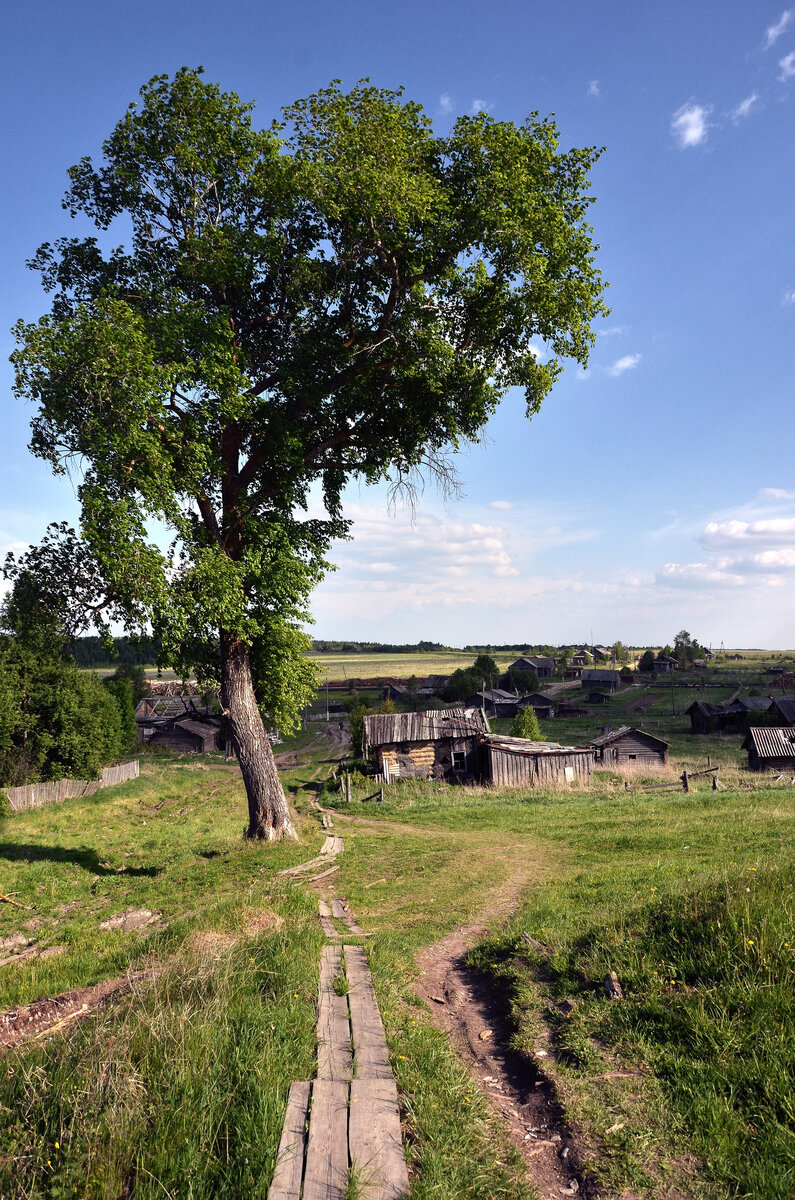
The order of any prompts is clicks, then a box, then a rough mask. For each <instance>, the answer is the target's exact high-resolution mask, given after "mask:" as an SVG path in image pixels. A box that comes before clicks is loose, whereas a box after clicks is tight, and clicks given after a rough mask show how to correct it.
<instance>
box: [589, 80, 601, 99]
mask: <svg viewBox="0 0 795 1200" xmlns="http://www.w3.org/2000/svg"><path fill="white" fill-rule="evenodd" d="M601 94H602V89H601V88H600V87H599V80H598V79H592V80H591V82H590V83H589V84H588V95H589V96H601Z"/></svg>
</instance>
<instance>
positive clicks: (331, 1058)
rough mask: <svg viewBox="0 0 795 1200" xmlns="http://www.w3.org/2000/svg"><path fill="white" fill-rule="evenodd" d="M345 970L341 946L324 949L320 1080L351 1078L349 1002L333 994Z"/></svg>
mask: <svg viewBox="0 0 795 1200" xmlns="http://www.w3.org/2000/svg"><path fill="white" fill-rule="evenodd" d="M341 968H342V951H341V949H340V947H339V946H325V947H324V949H323V953H322V954H321V956H320V979H319V982H318V1004H317V1077H318V1079H326V1080H328V1079H339V1080H347V1079H350V1078H351V1074H352V1071H351V1026H350V1021H349V1019H348V1000H347V997H346V996H338V995H337V993H336V992H335V991H334V980H335V979H336V977H337V976H338V975H339V974H340V971H341Z"/></svg>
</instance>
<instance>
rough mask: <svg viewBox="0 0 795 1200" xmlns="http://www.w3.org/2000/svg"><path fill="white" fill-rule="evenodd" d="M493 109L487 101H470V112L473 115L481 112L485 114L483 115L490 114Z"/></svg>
mask: <svg viewBox="0 0 795 1200" xmlns="http://www.w3.org/2000/svg"><path fill="white" fill-rule="evenodd" d="M493 108H494V105H493V104H489V102H488V101H487V100H473V101H472V112H473V113H475V114H477V113H482V112H485V113H487V112H491V110H492V109H493Z"/></svg>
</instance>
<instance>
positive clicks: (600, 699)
mask: <svg viewBox="0 0 795 1200" xmlns="http://www.w3.org/2000/svg"><path fill="white" fill-rule="evenodd" d="M588 703H589V704H609V703H610V696H609V695H608V694H607V692H589V693H588Z"/></svg>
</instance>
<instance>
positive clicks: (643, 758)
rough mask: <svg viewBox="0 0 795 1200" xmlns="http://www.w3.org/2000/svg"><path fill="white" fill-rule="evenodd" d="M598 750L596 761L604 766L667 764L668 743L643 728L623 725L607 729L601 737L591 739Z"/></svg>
mask: <svg viewBox="0 0 795 1200" xmlns="http://www.w3.org/2000/svg"><path fill="white" fill-rule="evenodd" d="M591 745H592V746H593V748H594V750H595V751H596V761H597V762H598V763H601V764H602V766H613V765H616V766H617V765H619V764H621V763H628V762H638V763H643V765H644V766H648V765H649V764H650V763H660V764H662V765H665V762H666V760H667V758H668V743H667V742H664V741H663V740H662V738H658V737H654V736H653V735H652V734H650V733H646V732H645V730H643V729H633V728H632V727H631V726H629V725H622V726H621V728H620V729H606V730H605V732H604V733H600V734H599V737H595V738H593V739H592V740H591Z"/></svg>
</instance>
